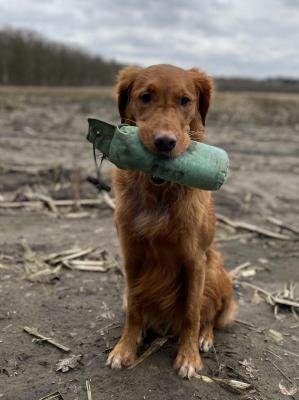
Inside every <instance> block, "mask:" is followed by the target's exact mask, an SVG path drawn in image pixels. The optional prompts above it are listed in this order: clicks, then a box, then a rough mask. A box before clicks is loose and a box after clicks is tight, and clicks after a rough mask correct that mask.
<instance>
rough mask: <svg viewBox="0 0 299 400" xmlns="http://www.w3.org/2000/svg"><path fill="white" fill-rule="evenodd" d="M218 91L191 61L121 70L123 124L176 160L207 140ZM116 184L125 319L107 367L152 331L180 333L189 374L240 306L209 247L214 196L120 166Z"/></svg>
mask: <svg viewBox="0 0 299 400" xmlns="http://www.w3.org/2000/svg"><path fill="white" fill-rule="evenodd" d="M212 89H213V83H212V80H211V79H210V78H209V77H208V76H207V75H206V74H205V73H203V72H201V71H200V70H198V69H194V68H193V69H190V70H184V69H181V68H178V67H175V66H171V65H164V64H163V65H154V66H151V67H148V68H137V67H136V68H135V67H128V68H125V69H123V70H122V71H121V72H120V73H119V76H118V80H117V85H116V93H117V101H118V108H119V113H120V117H121V121H122V123H129V124H134V125H136V126H138V127H139V128H140V139H141V141H142V143H143V144H144V146H145V147H146V148H147V149H148V150H149V151H151V152H153V153H158V154H163V155H165V157H176V156H178V155H180V154H181V153H183V152H184V151H185V150H186V149H187V147H188V146H189V144H190V140H191V139H192V140H196V141H198V142H202V141H203V140H204V135H203V132H204V126H205V120H206V116H207V112H208V109H209V104H210V99H211V94H212ZM113 187H114V191H115V195H116V210H115V222H116V226H117V231H118V235H119V238H120V242H121V247H122V255H123V258H124V275H125V284H126V290H125V303H126V321H125V326H124V329H123V333H122V336H121V338H120V340H119V342H118V343H117V345H116V346H115V347H114V349H113V350H112V351H111V353H110V355H109V357H108V360H107V364H108V365H110V366H111V367H112V368H121V367H122V366H129V365H130V364H132V363H133V362H134V360H135V358H136V352H137V348H138V344H139V343H140V340H141V338H142V335H143V334H144V333H145V332H146V330H147V329H149V328H150V329H153V330H155V331H156V332H158V333H160V334H165V333H166V332H169V333H172V334H173V335H175V336H176V337H178V353H177V356H176V360H175V363H174V366H175V368H176V369H177V370H178V373H179V375H180V376H182V377H184V378H191V377H192V376H193V375H194V373H195V372H196V371H198V370H200V369H201V367H202V362H201V358H200V353H199V350H202V351H208V350H209V349H210V347H211V346H212V345H213V330H214V328H221V327H225V326H227V325H229V324H230V323H232V321H233V318H234V311H235V303H234V300H233V296H232V281H231V277H230V275H229V273H228V272H227V271H226V270H225V269H224V266H223V260H222V257H221V254H220V253H219V252H218V251H217V250H216V249H215V247H214V245H213V239H214V237H215V222H216V221H215V211H214V205H213V198H212V194H211V193H210V192H208V191H203V190H199V189H193V188H190V187H186V186H183V185H179V184H176V183H171V182H167V181H164V180H162V179H159V178H157V177H155V176H149V175H147V174H145V173H143V172H141V171H127V170H121V169H116V170H115V171H114V175H113Z"/></svg>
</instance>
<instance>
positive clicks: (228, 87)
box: [216, 78, 299, 93]
mask: <svg viewBox="0 0 299 400" xmlns="http://www.w3.org/2000/svg"><path fill="white" fill-rule="evenodd" d="M216 86H217V89H218V90H219V91H252V92H293V93H298V92H299V79H291V78H268V79H249V78H248V79H244V78H243V79H241V78H216Z"/></svg>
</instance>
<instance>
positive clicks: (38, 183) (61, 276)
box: [0, 88, 299, 400]
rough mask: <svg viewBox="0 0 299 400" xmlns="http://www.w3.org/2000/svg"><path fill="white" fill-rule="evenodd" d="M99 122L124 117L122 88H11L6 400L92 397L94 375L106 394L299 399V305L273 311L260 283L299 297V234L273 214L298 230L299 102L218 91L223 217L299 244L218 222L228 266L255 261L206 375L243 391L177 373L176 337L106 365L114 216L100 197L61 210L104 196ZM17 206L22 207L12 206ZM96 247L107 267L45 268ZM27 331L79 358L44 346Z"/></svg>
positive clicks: (3, 273)
mask: <svg viewBox="0 0 299 400" xmlns="http://www.w3.org/2000/svg"><path fill="white" fill-rule="evenodd" d="M87 116H94V117H99V118H102V119H105V120H107V121H111V122H117V114H116V107H115V104H114V102H113V99H112V97H111V93H110V90H109V89H105V90H100V89H93V90H91V89H60V90H55V89H52V90H49V89H39V90H37V89H34V88H32V89H26V90H23V89H18V88H16V89H11V88H1V89H0V173H1V175H0V176H1V178H0V200H1V203H0V224H1V225H0V226H1V230H0V246H1V247H0V399H1V400H2V399H3V400H4V399H5V400H39V399H41V398H43V397H44V396H46V395H48V394H50V393H54V392H58V391H59V392H60V393H61V396H62V397H55V400H58V399H61V398H63V399H65V400H75V399H80V400H81V399H82V400H83V399H88V397H87V391H86V380H89V379H91V393H92V397H90V398H89V399H91V398H92V399H93V400H100V399H105V400H106V399H132V400H135V399H136V400H137V399H148V400H150V399H155V400H162V399H163V400H166V399H167V400H168V399H169V400H170V399H171V400H174V399H202V400H204V399H209V400H218V399H221V400H223V399H234V398H237V397H239V398H242V399H252V400H257V399H265V400H266V399H269V400H270V399H271V400H276V399H287V398H290V399H291V398H292V399H298V398H299V390H298V391H297V392H296V387H297V386H298V387H299V344H298V343H299V317H298V316H297V314H296V308H295V307H290V306H281V305H277V304H276V303H275V304H276V306H274V304H273V305H270V304H269V301H270V300H269V298H268V302H266V301H265V299H266V298H267V296H265V294H263V293H262V292H258V291H256V290H254V289H253V288H252V287H249V286H248V284H252V285H255V286H257V287H259V288H261V289H263V290H264V291H266V292H270V293H273V292H283V293H278V297H279V299H276V300H278V301H279V300H280V301H282V302H284V301H285V298H288V299H290V298H292V297H293V298H294V299H296V298H297V301H298V297H299V288H297V289H295V293H293V290H292V288H293V284H292V282H299V266H298V257H299V250H298V234H296V233H295V232H292V231H290V230H288V229H285V228H282V229H281V228H279V227H278V226H276V225H275V224H273V222H270V221H269V220H268V217H275V218H276V219H279V220H281V221H282V222H283V223H285V224H292V225H293V226H295V227H297V229H298V227H299V217H298V215H299V201H298V198H299V185H298V174H299V163H298V156H299V95H283V94H277V95H276V94H271V95H270V94H255V93H251V94H246V93H235V94H230V93H219V94H217V96H216V98H215V101H214V104H213V105H212V110H211V113H210V118H209V120H208V125H207V126H208V128H207V137H208V139H209V142H210V143H212V144H217V145H219V146H222V147H224V148H225V149H226V150H227V151H228V153H229V155H230V158H231V175H230V178H229V180H228V182H227V184H226V185H225V186H224V187H223V188H222V189H221V190H220V191H219V192H217V193H216V194H215V198H216V206H217V212H218V213H219V214H221V215H224V216H226V217H229V218H231V219H232V220H233V221H239V222H241V221H242V222H247V223H250V224H254V225H255V226H258V227H259V228H265V229H267V230H268V231H270V233H269V235H271V234H275V233H280V234H283V235H284V236H287V238H288V239H289V240H282V239H275V238H272V237H269V236H267V235H264V234H258V233H256V232H253V231H252V229H251V227H249V228H250V229H251V230H250V229H247V230H246V229H245V230H244V229H239V228H233V227H231V226H230V225H228V224H227V223H224V222H223V219H221V215H220V216H219V222H218V232H217V240H218V247H219V248H221V250H222V252H223V254H224V256H225V259H226V266H227V268H228V269H230V270H232V269H234V268H235V267H237V266H239V265H240V264H243V263H246V262H248V264H247V267H244V268H243V269H240V271H239V273H235V276H236V277H235V297H236V300H237V302H238V315H237V320H238V321H237V322H236V323H235V325H234V326H232V327H231V328H230V329H228V330H227V331H223V332H217V334H216V342H215V349H214V351H210V352H209V353H207V354H206V355H203V361H204V370H203V371H202V374H204V375H207V376H209V377H212V376H216V377H217V376H218V377H220V378H232V379H236V380H239V381H242V382H247V383H250V384H251V385H252V387H251V388H250V389H248V390H246V391H244V392H242V393H241V394H237V393H233V392H231V391H229V390H228V387H227V386H225V385H223V384H218V383H205V382H202V381H199V380H196V379H193V380H191V381H187V380H182V379H181V378H179V377H178V376H177V375H176V373H175V371H174V370H173V368H172V364H173V361H174V358H175V354H176V348H177V346H176V343H175V341H174V340H169V341H168V342H167V343H166V344H165V345H164V346H163V347H162V348H161V349H159V350H158V351H157V352H155V353H154V354H153V355H151V356H150V357H149V358H147V359H146V360H145V361H143V362H142V363H141V364H140V365H138V366H137V367H136V368H135V369H133V370H121V371H112V370H110V369H109V368H108V367H106V366H105V360H106V357H107V352H108V351H109V349H110V348H111V347H112V346H113V345H114V344H115V343H116V341H117V339H118V338H119V336H120V333H121V326H122V323H123V320H124V315H123V313H122V311H121V294H122V287H123V278H122V275H121V272H120V269H119V265H120V264H121V259H120V255H119V245H118V241H117V237H116V232H115V229H114V226H113V219H112V210H111V208H110V207H109V206H108V205H107V204H106V203H105V202H103V201H102V202H101V204H100V200H99V204H98V205H96V206H89V207H86V206H82V207H81V208H80V207H79V206H78V201H77V205H75V206H69V207H61V206H57V207H56V206H55V204H54V206H53V203H52V202H51V200H50V202H49V198H50V199H54V200H58V199H60V200H62V199H76V200H78V199H79V197H80V198H81V199H96V198H97V193H96V190H95V189H94V188H93V187H91V185H90V184H89V183H88V182H86V177H87V175H94V165H93V160H92V149H91V145H90V144H89V143H87V141H86V140H85V136H86V130H87V129H86V128H87V124H86V118H87ZM105 174H106V176H109V168H108V167H106V172H105ZM41 195H43V196H41ZM45 196H46V197H45ZM40 199H42V201H40ZM10 201H14V202H16V201H17V202H19V203H20V207H19V208H13V207H12V205H9V204H8V205H7V208H4V204H5V203H6V202H10ZM22 202H27V204H28V205H27V206H26V207H23V206H22V204H23V203H22ZM221 220H222V222H221ZM228 222H229V221H228ZM236 235H237V236H236ZM228 239H230V240H228ZM90 247H91V248H95V250H93V251H92V252H91V253H88V251H87V253H88V254H86V255H83V256H82V258H81V260H82V259H83V260H85V261H86V260H87V259H88V260H96V261H97V263H98V264H97V265H99V264H100V263H99V261H102V267H101V268H102V272H90V271H81V270H76V267H78V264H80V263H78V260H80V258H76V259H75V262H74V261H72V260H64V264H63V265H62V262H61V260H60V261H59V259H57V258H54V256H52V258H51V257H50V258H49V257H48V261H45V258H46V256H48V255H49V254H50V253H53V252H62V251H65V250H69V249H72V248H79V249H82V250H84V249H88V248H90ZM101 250H105V252H104V253H103V252H101ZM64 257H66V255H64ZM49 260H50V261H49ZM76 261H77V263H76ZM249 263H250V264H249ZM82 265H83V266H85V267H86V265H87V264H86V262H85V263H84V262H83V263H82V261H81V266H82ZM79 266H80V265H79ZM103 266H104V267H103ZM289 289H291V290H289ZM275 296H276V294H275V295H274V296H272V297H271V298H272V302H273V297H275ZM276 297H277V296H276ZM294 301H295V300H294ZM297 312H298V315H299V310H298V308H297ZM242 321H243V322H242ZM25 326H28V327H30V328H36V329H38V331H39V332H40V333H42V334H43V335H44V336H46V337H47V338H52V339H54V340H55V341H56V342H58V343H60V344H63V345H65V346H67V347H69V348H70V349H71V352H69V353H65V352H63V351H62V350H60V349H58V348H57V347H55V346H52V345H51V344H49V343H47V342H45V341H42V340H40V341H37V340H34V341H32V339H34V337H33V336H31V335H29V334H28V333H26V332H24V330H23V328H24V327H25ZM152 340H153V338H147V340H146V343H145V344H144V347H143V349H141V352H142V351H143V350H144V349H145V348H146V347H147V346H149V345H150V343H151V341H152ZM71 355H82V357H81V358H80V360H79V362H78V364H77V365H76V366H75V368H74V369H71V370H70V371H68V372H62V371H61V370H59V371H56V369H57V368H58V366H56V364H57V363H58V361H59V360H61V359H64V358H69V357H70V356H71ZM284 393H286V394H284ZM53 399H54V397H53Z"/></svg>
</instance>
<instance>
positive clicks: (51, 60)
mask: <svg viewBox="0 0 299 400" xmlns="http://www.w3.org/2000/svg"><path fill="white" fill-rule="evenodd" d="M121 67H122V65H121V64H119V63H117V62H114V61H106V60H104V59H103V58H102V57H100V56H92V55H89V54H87V53H85V52H84V51H82V50H79V49H76V48H73V47H71V46H67V45H63V44H59V43H55V42H51V41H48V40H46V39H44V38H42V37H41V36H39V35H38V34H36V33H34V32H30V31H23V30H14V29H2V30H1V29H0V85H45V86H90V85H94V86H95V85H99V86H102V85H112V84H113V83H114V81H115V75H116V74H117V72H118V71H119V69H120V68H121ZM215 80H216V85H217V88H218V90H220V91H226V90H227V91H266V92H268V91H271V92H299V80H295V79H283V78H277V79H264V80H256V79H240V78H216V79H215Z"/></svg>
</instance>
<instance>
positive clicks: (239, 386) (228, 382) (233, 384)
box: [194, 374, 252, 392]
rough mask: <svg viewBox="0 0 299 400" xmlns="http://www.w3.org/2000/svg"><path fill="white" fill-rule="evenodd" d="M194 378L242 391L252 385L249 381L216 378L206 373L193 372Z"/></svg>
mask: <svg viewBox="0 0 299 400" xmlns="http://www.w3.org/2000/svg"><path fill="white" fill-rule="evenodd" d="M194 378H195V379H198V380H200V381H203V382H206V383H219V384H223V385H225V386H228V387H229V388H231V389H233V390H234V391H236V392H243V391H244V390H247V389H250V388H251V387H252V384H251V383H247V382H241V381H237V380H235V379H225V378H216V377H209V376H206V375H200V374H195V375H194Z"/></svg>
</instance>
